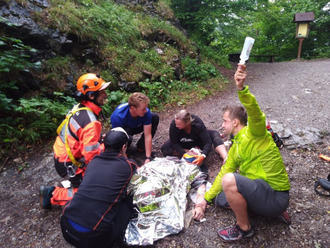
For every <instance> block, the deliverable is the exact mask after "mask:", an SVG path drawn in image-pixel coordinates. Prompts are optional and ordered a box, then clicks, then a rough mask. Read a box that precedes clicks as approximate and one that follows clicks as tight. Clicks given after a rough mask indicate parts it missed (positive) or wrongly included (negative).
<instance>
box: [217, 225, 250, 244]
mask: <svg viewBox="0 0 330 248" xmlns="http://www.w3.org/2000/svg"><path fill="white" fill-rule="evenodd" d="M217 233H218V235H219V236H220V238H222V239H223V240H224V241H235V240H240V239H242V238H249V237H252V236H253V234H254V231H253V229H252V227H251V228H250V230H248V231H243V230H242V229H241V228H240V227H239V226H238V225H237V224H235V225H234V226H231V227H226V228H224V229H219V230H218V231H217Z"/></svg>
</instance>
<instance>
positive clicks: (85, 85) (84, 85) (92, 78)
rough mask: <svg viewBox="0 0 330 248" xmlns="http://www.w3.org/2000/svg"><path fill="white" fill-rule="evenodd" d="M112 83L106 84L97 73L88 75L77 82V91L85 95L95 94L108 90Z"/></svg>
mask: <svg viewBox="0 0 330 248" xmlns="http://www.w3.org/2000/svg"><path fill="white" fill-rule="evenodd" d="M109 84H110V82H105V81H104V80H103V79H102V78H101V77H100V76H99V75H96V74H95V73H86V74H84V75H82V76H80V78H79V79H78V81H77V90H78V91H79V92H81V93H82V94H83V95H86V93H87V92H95V91H101V90H104V89H106V88H107V87H108V86H109Z"/></svg>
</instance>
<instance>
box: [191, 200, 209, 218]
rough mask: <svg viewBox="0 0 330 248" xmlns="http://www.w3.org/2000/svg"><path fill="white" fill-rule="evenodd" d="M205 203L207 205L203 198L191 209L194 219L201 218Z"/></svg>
mask: <svg viewBox="0 0 330 248" xmlns="http://www.w3.org/2000/svg"><path fill="white" fill-rule="evenodd" d="M206 205H207V202H206V201H205V200H204V199H203V200H202V201H201V202H200V203H197V204H196V205H195V208H194V210H193V218H194V219H195V220H201V219H203V217H204V213H205V209H206Z"/></svg>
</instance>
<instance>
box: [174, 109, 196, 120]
mask: <svg viewBox="0 0 330 248" xmlns="http://www.w3.org/2000/svg"><path fill="white" fill-rule="evenodd" d="M174 118H175V119H176V120H180V121H183V122H184V123H190V122H192V121H193V119H192V118H191V114H190V113H189V112H188V111H187V110H185V109H182V110H180V111H179V112H178V113H176V114H175V116H174Z"/></svg>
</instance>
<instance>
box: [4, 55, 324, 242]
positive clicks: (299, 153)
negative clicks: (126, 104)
mask: <svg viewBox="0 0 330 248" xmlns="http://www.w3.org/2000/svg"><path fill="white" fill-rule="evenodd" d="M329 68H330V59H326V60H313V61H301V62H295V61H294V62H282V63H255V64H249V65H248V73H249V75H248V80H247V84H248V85H249V86H250V89H251V92H252V93H254V95H255V96H256V98H257V100H258V102H259V104H260V106H261V108H262V110H263V111H264V112H265V113H266V115H267V117H268V119H271V120H276V121H279V122H281V123H283V124H284V125H285V126H286V127H289V128H290V129H291V130H295V129H302V130H303V129H304V128H306V127H314V128H317V129H319V130H320V131H321V132H322V134H323V135H324V138H323V140H322V141H323V143H322V144H314V145H310V146H308V147H307V148H305V149H290V150H289V149H286V148H283V149H282V150H281V153H282V155H283V159H284V162H285V165H286V169H287V171H288V174H289V177H290V181H291V191H290V205H289V209H288V211H289V213H290V215H291V218H292V224H291V225H290V226H288V225H285V224H284V223H282V222H281V221H279V220H278V219H267V218H263V217H257V216H251V218H250V220H251V223H252V225H253V227H254V229H255V232H256V234H255V236H254V237H253V238H250V239H246V240H242V241H239V242H236V243H224V242H222V241H221V240H220V238H219V237H217V234H216V230H217V229H218V228H219V227H223V226H227V225H231V224H232V223H233V222H234V221H235V219H234V215H233V213H232V212H231V211H230V210H222V209H217V208H215V207H213V206H209V207H208V209H207V211H206V222H203V223H197V222H192V224H191V225H190V227H189V228H188V229H186V230H183V231H182V232H181V233H179V234H178V235H173V236H169V237H166V238H164V239H163V240H160V241H158V242H156V243H155V245H154V246H155V247H315V248H319V247H330V238H329V236H330V235H329V233H330V228H329V223H330V215H329V213H330V209H329V206H330V205H329V198H326V197H321V196H318V195H316V194H315V192H314V190H313V186H314V182H315V180H316V179H317V178H319V177H322V178H326V177H327V175H328V174H329V173H330V168H329V166H330V164H329V163H327V162H325V161H322V160H321V159H319V158H318V155H319V154H320V153H323V154H327V155H330V140H329V139H330V136H329V134H330V102H329V99H330V98H329V93H330V79H329V78H330V70H329ZM223 72H224V74H225V75H227V76H229V77H230V80H229V81H230V83H229V84H228V87H227V89H226V90H225V91H224V92H221V93H219V94H217V95H216V96H213V97H211V98H208V99H205V100H203V101H201V102H199V103H197V104H195V105H192V106H188V107H187V109H188V110H189V111H190V112H191V113H194V114H196V115H198V116H200V117H201V119H202V120H203V121H204V123H205V124H206V126H207V127H208V128H210V129H211V128H212V129H219V127H220V125H221V112H222V108H223V106H225V105H227V104H232V103H238V99H237V94H236V91H235V88H234V87H233V83H232V79H231V78H232V76H233V71H230V70H225V71H223ZM177 110H178V109H171V110H169V111H167V112H163V113H159V114H160V120H161V121H160V125H159V129H158V132H157V134H156V136H155V138H154V141H153V143H154V151H155V152H156V154H157V155H160V151H159V148H160V146H161V145H162V144H163V143H164V142H165V141H166V140H167V139H168V128H169V123H170V121H171V120H172V118H173V116H174V113H175V112H176V111H177ZM26 162H27V163H26V164H24V165H22V164H21V165H17V166H14V167H10V168H8V169H6V170H5V171H4V172H2V173H1V174H0V202H1V208H0V228H1V229H0V230H1V231H0V244H1V245H0V246H1V247H8V248H12V247H40V248H45V247H54V248H60V247H61V248H63V247H71V246H70V245H69V244H67V243H66V242H65V240H64V239H63V237H62V234H61V230H60V226H59V216H60V213H61V209H60V208H57V209H53V210H51V211H44V210H41V209H40V208H39V200H38V188H39V186H40V185H51V184H54V183H56V182H59V181H60V180H61V179H60V178H59V176H58V175H57V174H56V172H55V170H54V168H53V160H52V154H51V144H50V143H49V144H47V145H45V147H42V148H40V150H38V151H36V152H34V153H32V154H31V157H30V158H29V160H27V161H26ZM207 162H208V165H209V172H210V181H211V182H212V181H213V179H214V177H215V176H216V175H217V173H218V171H219V169H220V164H221V161H220V158H219V156H218V155H217V154H215V153H214V152H211V154H210V155H209V156H208V158H207ZM8 167H9V166H8ZM22 168H23V169H22ZM20 169H22V170H21V172H18V171H19V170H20Z"/></svg>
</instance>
